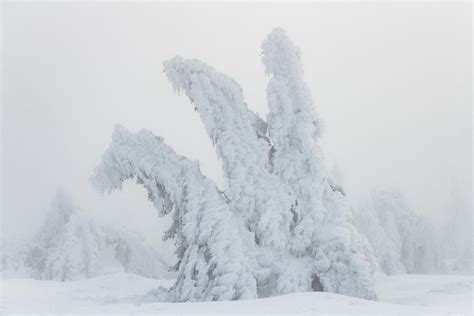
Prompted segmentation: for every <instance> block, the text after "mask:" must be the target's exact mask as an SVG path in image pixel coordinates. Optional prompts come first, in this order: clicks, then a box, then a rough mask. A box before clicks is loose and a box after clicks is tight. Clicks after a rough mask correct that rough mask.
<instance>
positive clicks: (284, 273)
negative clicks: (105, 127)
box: [92, 29, 375, 301]
mask: <svg viewBox="0 0 474 316" xmlns="http://www.w3.org/2000/svg"><path fill="white" fill-rule="evenodd" d="M262 47H263V62H264V64H265V68H266V72H267V74H269V75H271V79H270V83H269V86H268V89H267V92H268V103H269V108H270V113H269V115H268V126H267V123H266V122H265V121H263V120H262V119H261V118H259V117H258V115H257V114H255V113H254V112H252V111H251V110H250V109H249V108H248V107H247V104H246V103H245V101H244V98H243V95H242V89H241V88H240V86H239V85H238V84H237V83H236V82H235V81H234V80H233V79H231V78H229V77H228V76H226V75H224V74H221V73H219V72H217V71H216V70H215V69H213V68H212V67H210V66H208V65H206V64H204V63H203V62H200V61H198V60H194V59H191V60H189V59H183V58H182V57H179V56H178V57H175V58H173V59H171V60H169V61H166V62H165V63H164V70H165V73H166V75H167V77H168V79H169V80H170V82H171V83H172V85H173V87H174V88H175V90H176V91H178V92H181V91H182V92H184V93H185V94H186V96H187V97H188V98H189V99H190V101H191V103H193V105H194V108H195V110H196V111H198V112H199V114H200V116H201V119H202V121H203V123H204V126H205V128H206V131H207V133H208V135H209V137H210V138H211V140H212V142H213V144H214V145H215V147H216V151H217V154H218V156H219V158H220V160H221V161H222V165H223V169H224V174H225V176H226V179H227V184H228V185H227V188H226V190H225V191H224V192H221V191H219V190H218V188H217V187H216V185H215V184H214V183H212V181H211V180H209V179H208V178H206V177H204V176H203V175H202V174H201V173H200V170H199V167H198V165H197V163H196V162H192V161H190V160H188V159H186V158H184V157H181V156H178V155H176V154H175V153H174V152H173V150H172V149H171V148H170V147H169V146H167V145H165V144H164V143H163V140H162V139H161V138H160V137H156V136H154V135H152V134H151V133H150V132H147V131H141V132H138V133H136V134H133V133H129V132H128V131H126V130H125V129H124V128H123V127H117V128H116V130H115V132H114V135H113V140H112V144H111V145H110V147H109V149H108V150H107V151H106V152H105V154H104V155H103V157H102V161H101V163H100V164H99V166H98V167H97V168H96V169H95V170H94V175H93V177H92V181H93V183H94V184H95V186H96V187H97V188H98V189H99V191H101V192H110V191H112V190H114V189H120V188H121V186H122V181H124V180H127V179H130V178H134V177H135V178H136V179H137V182H138V183H139V184H142V185H143V186H144V187H145V188H146V189H147V191H148V195H149V198H150V200H151V201H152V203H153V204H154V206H155V207H156V208H158V210H159V214H160V215H162V216H164V215H166V214H170V213H172V216H173V219H174V222H173V224H172V226H171V227H170V229H169V230H168V231H167V232H166V233H165V236H164V238H174V240H175V243H176V253H177V257H178V263H177V265H176V267H177V268H178V278H177V281H176V284H175V285H174V286H173V287H172V289H171V290H170V293H169V297H168V298H169V299H171V300H173V301H202V300H230V299H245V298H255V297H266V296H272V295H279V294H286V293H291V292H299V291H309V290H324V291H330V292H336V293H341V294H347V295H352V296H357V297H363V298H374V291H373V279H372V275H373V272H374V268H375V263H374V261H373V255H372V253H371V249H370V247H369V246H368V244H367V243H366V242H365V239H364V238H362V237H361V236H360V234H359V233H358V232H357V230H356V229H355V227H354V226H353V225H352V224H351V223H350V220H349V219H350V218H349V211H348V210H349V208H348V205H347V201H346V200H345V197H344V194H342V193H341V192H340V190H336V189H335V187H334V186H333V185H331V183H330V182H329V180H328V177H327V175H326V174H327V171H326V167H325V165H324V156H323V152H322V150H321V147H320V145H319V143H318V138H319V135H320V130H321V124H320V120H319V119H318V118H317V117H316V114H315V112H314V107H313V104H312V100H311V95H310V93H309V89H308V87H307V86H306V84H305V83H304V81H303V78H302V66H301V63H300V53H299V50H298V49H297V48H296V47H295V46H294V45H293V44H292V43H291V41H290V40H289V39H288V38H287V37H286V35H285V33H284V32H283V31H282V30H281V29H275V30H274V31H273V32H272V33H271V34H270V35H269V37H268V38H267V39H266V40H265V41H264V43H263V45H262ZM158 292H159V291H158ZM158 296H160V297H161V298H163V296H162V295H161V294H159V295H158Z"/></svg>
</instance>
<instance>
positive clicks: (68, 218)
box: [33, 190, 102, 281]
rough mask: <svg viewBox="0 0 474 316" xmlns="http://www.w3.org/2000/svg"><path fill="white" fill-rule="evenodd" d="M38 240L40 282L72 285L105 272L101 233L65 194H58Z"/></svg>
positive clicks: (58, 192)
mask: <svg viewBox="0 0 474 316" xmlns="http://www.w3.org/2000/svg"><path fill="white" fill-rule="evenodd" d="M34 240H35V242H36V246H35V247H34V249H35V250H34V253H36V254H37V255H36V256H35V257H36V258H38V259H37V261H38V262H37V263H36V277H37V278H39V279H44V280H56V281H69V280H76V279H81V278H89V277H93V276H96V275H99V274H100V273H101V272H102V266H101V264H100V261H99V257H98V254H99V247H100V238H99V231H98V229H97V227H96V225H95V224H94V223H93V222H92V221H91V220H90V218H89V217H88V216H87V215H86V214H85V213H84V212H82V211H81V210H80V209H79V208H77V207H76V206H75V205H74V203H73V201H72V199H71V198H70V196H69V195H67V194H66V193H65V192H64V191H62V190H58V191H57V193H56V196H55V198H54V200H53V202H52V205H51V210H50V213H49V215H48V218H47V220H46V222H45V224H44V225H43V226H42V227H41V229H40V230H39V232H38V234H37V236H36V237H35V238H34ZM34 253H33V254H34Z"/></svg>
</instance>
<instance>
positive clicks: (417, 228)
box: [354, 189, 446, 274]
mask: <svg viewBox="0 0 474 316" xmlns="http://www.w3.org/2000/svg"><path fill="white" fill-rule="evenodd" d="M354 217H355V223H356V224H357V227H358V228H359V229H360V230H361V231H363V232H364V234H365V235H366V236H367V238H368V240H369V241H370V243H371V245H372V248H373V249H374V253H375V256H376V257H377V261H378V263H379V266H380V268H381V270H382V271H383V272H385V273H387V274H400V273H444V272H446V266H445V262H444V261H445V250H444V245H443V241H442V240H441V239H439V238H438V237H437V234H436V233H435V228H434V227H433V225H432V224H431V223H430V222H429V221H427V220H426V219H425V218H424V217H422V216H421V215H419V214H417V213H416V212H415V211H414V210H413V209H411V208H410V206H409V205H408V203H407V202H406V200H405V198H404V197H403V195H402V194H401V193H400V191H398V190H396V189H375V190H373V191H372V192H371V195H370V198H369V199H368V200H366V201H364V202H362V204H361V207H359V208H358V209H357V210H356V211H355V214H354Z"/></svg>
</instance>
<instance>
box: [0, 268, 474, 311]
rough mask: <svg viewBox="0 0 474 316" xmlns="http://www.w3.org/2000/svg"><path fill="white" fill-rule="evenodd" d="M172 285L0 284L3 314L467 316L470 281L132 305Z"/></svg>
mask: <svg viewBox="0 0 474 316" xmlns="http://www.w3.org/2000/svg"><path fill="white" fill-rule="evenodd" d="M172 283H173V280H154V279H147V278H143V277H140V276H137V275H134V274H129V273H123V272H114V273H109V274H106V275H102V276H100V277H96V278H92V279H88V280H81V281H70V282H56V281H38V280H32V279H8V280H2V294H1V302H2V311H3V313H4V314H10V313H70V312H75V313H85V312H87V313H132V312H133V313H160V314H163V313H165V314H166V313H180V314H190V313H206V314H208V313H221V314H222V313H254V314H255V313H258V314H262V313H265V314H268V313H278V314H282V313H283V314H315V313H358V314H361V313H362V314H367V313H370V314H373V313H389V314H395V313H399V314H400V313H401V314H404V315H405V314H417V315H419V314H432V313H436V314H448V313H450V314H451V313H452V314H465V315H472V300H473V296H472V277H471V276H456V275H449V276H448V275H397V276H382V275H381V276H379V277H378V280H377V285H376V289H377V294H378V301H368V300H363V299H357V298H352V297H348V296H343V295H338V294H332V293H323V292H312V293H296V294H290V295H284V296H279V297H272V298H266V299H258V300H247V301H234V302H205V303H141V304H140V303H137V302H140V301H141V298H142V297H143V294H145V293H146V292H147V291H148V290H150V289H153V288H154V287H156V286H158V285H162V286H170V285H171V284H172Z"/></svg>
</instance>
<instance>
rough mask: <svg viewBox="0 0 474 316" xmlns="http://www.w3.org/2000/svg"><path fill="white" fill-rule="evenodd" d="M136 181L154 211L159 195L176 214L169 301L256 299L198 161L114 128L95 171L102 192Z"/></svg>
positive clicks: (232, 229)
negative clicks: (176, 245)
mask: <svg viewBox="0 0 474 316" xmlns="http://www.w3.org/2000/svg"><path fill="white" fill-rule="evenodd" d="M134 176H136V177H137V179H138V180H139V182H140V183H141V184H143V185H144V186H145V187H146V189H147V190H148V192H149V195H150V197H151V199H152V201H153V202H154V204H155V206H158V207H161V206H162V205H163V203H162V202H156V201H157V200H159V199H160V198H161V199H163V194H164V195H165V196H166V199H168V201H169V203H170V204H172V205H174V208H175V209H176V210H175V212H178V213H177V216H175V219H176V222H175V225H177V226H178V227H177V228H176V229H177V238H179V241H180V247H179V248H180V249H182V253H181V254H178V256H179V257H181V263H180V265H179V272H178V278H177V281H176V283H175V285H174V286H173V288H172V289H171V293H170V294H171V299H172V300H173V301H203V300H235V299H245V298H255V297H256V285H255V279H254V278H253V276H252V274H251V273H250V270H249V264H248V260H247V258H246V257H245V256H244V254H243V249H242V245H241V239H240V238H241V237H240V232H239V228H238V226H237V224H236V221H235V220H233V214H232V213H231V212H230V210H229V207H228V205H227V204H226V203H225V202H224V201H223V199H222V196H221V194H220V192H219V191H218V190H217V188H216V186H215V185H214V183H212V181H211V180H209V179H207V178H206V177H204V176H203V175H202V174H201V172H200V170H199V166H198V164H197V162H194V161H191V160H189V159H186V158H184V157H182V156H179V155H177V154H176V153H175V152H174V151H173V150H172V149H171V148H170V147H169V146H167V145H166V144H164V143H163V139H162V138H159V137H156V136H154V135H153V134H152V133H151V132H148V131H145V130H142V131H140V132H138V133H136V134H132V133H129V132H128V131H127V130H126V129H125V128H123V127H117V128H116V129H115V132H114V135H113V141H112V144H111V145H110V147H109V148H108V150H107V151H106V152H105V153H104V155H103V157H102V162H101V163H100V165H99V166H98V167H97V168H96V169H95V170H94V175H93V177H92V182H93V183H94V185H95V186H96V187H97V188H98V189H99V191H102V192H110V191H112V190H114V189H117V188H121V183H122V181H124V180H126V179H130V178H132V177H134Z"/></svg>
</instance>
